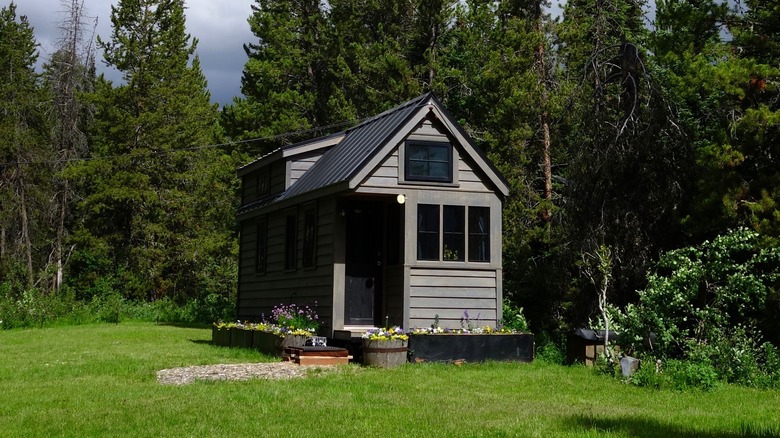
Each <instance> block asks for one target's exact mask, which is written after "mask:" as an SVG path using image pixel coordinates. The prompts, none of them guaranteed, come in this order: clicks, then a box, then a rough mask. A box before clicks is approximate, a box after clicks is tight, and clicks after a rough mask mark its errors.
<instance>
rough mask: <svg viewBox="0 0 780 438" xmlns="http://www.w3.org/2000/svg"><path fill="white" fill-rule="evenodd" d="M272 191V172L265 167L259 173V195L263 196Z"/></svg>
mask: <svg viewBox="0 0 780 438" xmlns="http://www.w3.org/2000/svg"><path fill="white" fill-rule="evenodd" d="M270 192H271V174H270V173H268V168H267V167H264V168H262V169H260V171H259V172H258V173H257V196H259V197H262V196H265V195H267V194H269V193H270Z"/></svg>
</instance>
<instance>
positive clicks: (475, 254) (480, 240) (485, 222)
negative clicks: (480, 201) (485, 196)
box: [469, 207, 490, 262]
mask: <svg viewBox="0 0 780 438" xmlns="http://www.w3.org/2000/svg"><path fill="white" fill-rule="evenodd" d="M469 261H472V262H489V261H490V209H489V208H487V207H469Z"/></svg>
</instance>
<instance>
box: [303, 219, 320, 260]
mask: <svg viewBox="0 0 780 438" xmlns="http://www.w3.org/2000/svg"><path fill="white" fill-rule="evenodd" d="M316 265H317V208H316V207H310V208H307V209H306V211H305V212H304V213H303V267H304V268H312V267H314V266H316Z"/></svg>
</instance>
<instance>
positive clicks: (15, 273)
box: [0, 3, 50, 288]
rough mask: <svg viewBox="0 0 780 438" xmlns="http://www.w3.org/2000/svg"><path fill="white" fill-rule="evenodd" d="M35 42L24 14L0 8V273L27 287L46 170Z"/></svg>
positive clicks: (37, 258) (40, 231)
mask: <svg viewBox="0 0 780 438" xmlns="http://www.w3.org/2000/svg"><path fill="white" fill-rule="evenodd" d="M36 46H37V43H36V41H35V36H34V33H33V28H32V27H31V26H30V24H29V22H28V21H27V17H25V16H17V15H16V5H15V4H14V3H11V4H10V5H9V6H7V7H3V8H2V9H0V163H1V164H0V166H1V170H0V202H2V208H0V277H1V278H4V279H6V280H8V281H11V282H12V283H13V284H14V285H15V286H17V287H19V288H30V287H32V286H33V284H34V282H35V280H36V274H37V270H38V269H39V268H40V267H41V266H42V264H43V263H42V258H43V257H42V256H41V254H40V253H39V252H38V251H37V250H36V249H35V247H36V246H37V244H38V243H40V242H42V241H45V237H44V236H43V235H44V234H45V232H46V230H45V227H43V226H42V225H43V223H44V217H43V214H44V212H45V211H46V210H45V207H46V206H47V205H48V199H47V196H48V194H49V183H48V181H49V180H50V173H49V172H48V169H46V167H45V166H33V165H30V163H31V162H38V161H43V162H45V161H47V160H49V158H50V156H49V155H48V153H47V141H48V139H47V134H48V132H47V131H48V127H47V125H46V120H45V110H46V100H47V97H46V96H45V93H44V92H43V89H42V87H41V84H40V78H39V75H38V74H37V73H36V72H35V62H36V60H37V58H38V53H37V49H36Z"/></svg>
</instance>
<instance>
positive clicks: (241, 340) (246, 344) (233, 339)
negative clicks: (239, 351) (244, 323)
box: [230, 327, 255, 348]
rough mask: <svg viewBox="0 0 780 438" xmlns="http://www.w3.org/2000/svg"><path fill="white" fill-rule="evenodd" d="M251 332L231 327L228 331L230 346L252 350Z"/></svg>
mask: <svg viewBox="0 0 780 438" xmlns="http://www.w3.org/2000/svg"><path fill="white" fill-rule="evenodd" d="M253 333H255V332H254V331H253V330H245V329H243V328H238V327H233V328H231V329H230V346H231V347H238V348H252V338H253Z"/></svg>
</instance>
